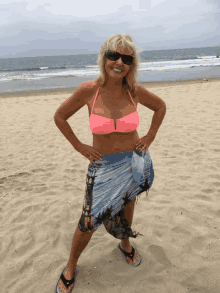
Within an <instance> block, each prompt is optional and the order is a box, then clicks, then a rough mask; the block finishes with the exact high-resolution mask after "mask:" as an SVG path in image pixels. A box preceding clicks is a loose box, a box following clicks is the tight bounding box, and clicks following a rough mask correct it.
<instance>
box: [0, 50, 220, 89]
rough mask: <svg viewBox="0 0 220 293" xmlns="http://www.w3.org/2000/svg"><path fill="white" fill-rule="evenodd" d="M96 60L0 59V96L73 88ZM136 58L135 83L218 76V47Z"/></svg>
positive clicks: (94, 72) (91, 73)
mask: <svg viewBox="0 0 220 293" xmlns="http://www.w3.org/2000/svg"><path fill="white" fill-rule="evenodd" d="M218 56H219V57H218ZM97 57H98V54H87V55H69V56H44V57H22V58H0V93H15V92H23V91H40V90H51V89H63V90H65V89H67V88H68V89H71V88H76V87H78V86H79V85H81V84H82V83H83V82H84V81H89V80H92V79H94V78H95V77H96V76H98V74H99V67H98V65H97V64H96V61H97ZM139 57H140V60H141V66H140V68H139V70H138V71H139V78H138V82H157V81H160V82H161V81H180V80H193V79H199V78H206V79H208V78H212V77H217V78H218V77H220V47H203V48H187V49H169V50H152V51H143V52H141V53H139Z"/></svg>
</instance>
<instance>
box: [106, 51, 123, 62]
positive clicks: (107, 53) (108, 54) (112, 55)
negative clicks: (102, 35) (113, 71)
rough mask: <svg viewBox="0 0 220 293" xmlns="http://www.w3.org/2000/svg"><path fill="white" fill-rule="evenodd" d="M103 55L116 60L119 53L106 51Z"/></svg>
mask: <svg viewBox="0 0 220 293" xmlns="http://www.w3.org/2000/svg"><path fill="white" fill-rule="evenodd" d="M105 56H106V57H107V58H108V59H109V60H112V61H116V60H118V59H119V57H120V55H119V54H118V53H117V52H112V51H109V52H106V53H105Z"/></svg>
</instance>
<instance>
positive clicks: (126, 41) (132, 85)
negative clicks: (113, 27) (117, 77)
mask: <svg viewBox="0 0 220 293" xmlns="http://www.w3.org/2000/svg"><path fill="white" fill-rule="evenodd" d="M119 43H122V46H123V48H127V49H128V50H129V52H130V53H131V54H132V53H133V56H134V60H133V63H132V65H131V68H130V70H129V72H128V74H127V75H126V76H124V77H123V81H122V86H126V85H127V86H128V88H129V90H130V92H131V94H132V95H135V93H136V86H137V84H138V82H137V79H138V77H139V74H138V68H139V67H140V58H139V56H138V53H139V52H142V51H143V50H142V49H141V48H139V47H138V46H136V45H135V44H134V43H133V41H132V38H131V37H130V36H129V35H128V34H121V35H112V36H110V37H109V38H108V39H107V40H106V41H105V42H104V43H103V45H102V46H101V49H100V52H99V55H98V59H97V64H98V66H99V71H100V73H99V76H98V77H96V78H95V79H94V80H93V82H94V83H95V84H97V85H98V86H99V87H102V88H103V87H104V85H105V82H106V71H105V60H106V59H105V58H106V57H105V52H107V51H108V50H112V51H116V48H117V45H118V44H119Z"/></svg>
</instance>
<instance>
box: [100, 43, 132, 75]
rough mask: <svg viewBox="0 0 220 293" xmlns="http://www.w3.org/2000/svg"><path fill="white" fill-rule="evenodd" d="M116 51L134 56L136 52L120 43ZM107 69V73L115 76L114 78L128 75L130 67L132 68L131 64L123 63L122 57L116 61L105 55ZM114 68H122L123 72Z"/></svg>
mask: <svg viewBox="0 0 220 293" xmlns="http://www.w3.org/2000/svg"><path fill="white" fill-rule="evenodd" d="M116 52H118V53H120V54H123V55H125V54H128V55H132V56H134V54H132V53H130V52H129V50H128V49H127V48H123V46H122V45H118V46H117V48H116ZM105 60H106V61H105V71H106V73H107V75H109V77H111V78H114V79H117V80H118V79H123V77H124V76H126V75H127V74H128V72H129V69H130V68H131V65H126V64H124V63H123V61H122V60H121V57H120V58H119V59H118V60H116V61H112V60H109V59H108V58H107V57H105ZM114 68H117V69H120V70H121V72H119V71H118V72H116V71H115V70H114Z"/></svg>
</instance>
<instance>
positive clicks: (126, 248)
mask: <svg viewBox="0 0 220 293" xmlns="http://www.w3.org/2000/svg"><path fill="white" fill-rule="evenodd" d="M121 247H122V248H123V249H124V250H125V251H126V252H128V253H131V251H132V247H131V245H130V247H123V246H122V245H121ZM137 259H138V255H137V252H136V251H135V252H134V257H133V261H132V260H131V259H130V257H126V260H127V262H128V263H129V264H132V265H134V264H135V262H136V260H137Z"/></svg>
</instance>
